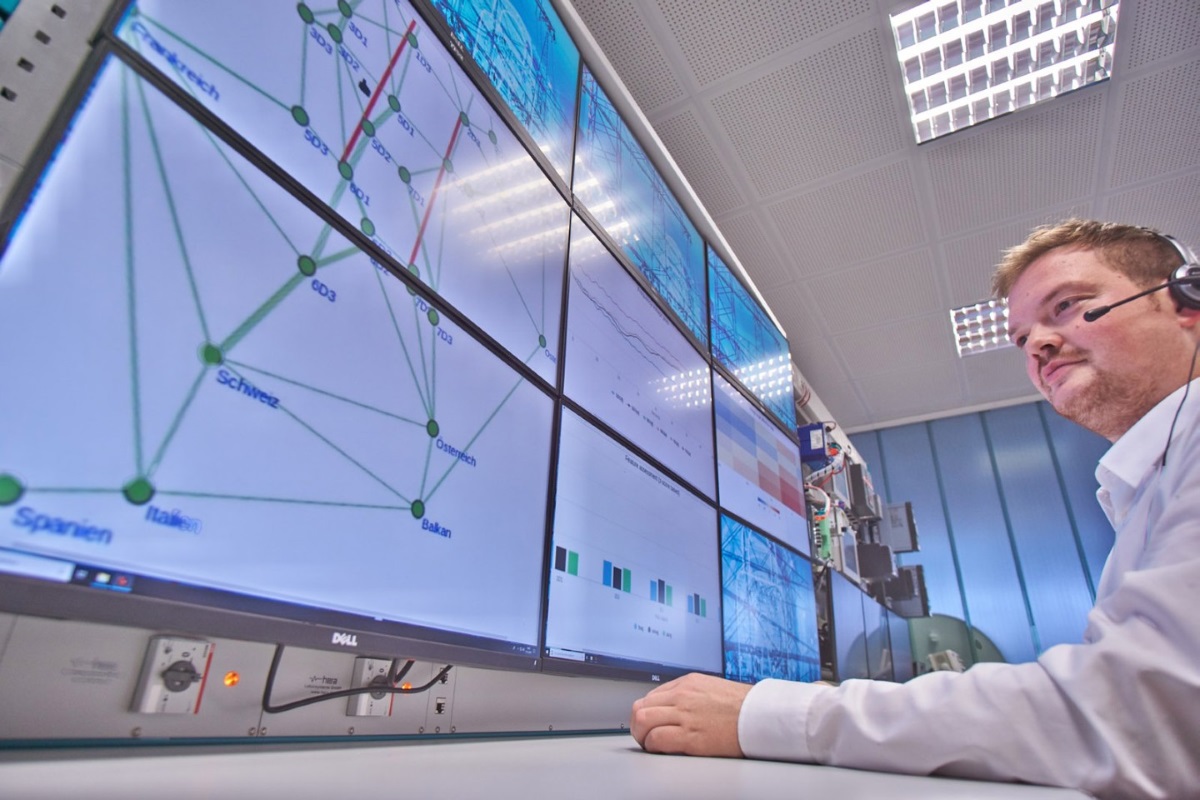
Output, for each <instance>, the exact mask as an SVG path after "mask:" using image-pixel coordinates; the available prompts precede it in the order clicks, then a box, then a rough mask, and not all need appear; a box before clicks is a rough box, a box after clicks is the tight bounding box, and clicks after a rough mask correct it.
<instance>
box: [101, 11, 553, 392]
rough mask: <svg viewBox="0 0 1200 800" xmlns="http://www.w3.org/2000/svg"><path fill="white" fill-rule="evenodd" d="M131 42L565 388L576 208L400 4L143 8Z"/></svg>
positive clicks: (320, 252) (316, 251) (124, 33)
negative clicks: (566, 273)
mask: <svg viewBox="0 0 1200 800" xmlns="http://www.w3.org/2000/svg"><path fill="white" fill-rule="evenodd" d="M232 20H236V24H231V21H232ZM119 34H120V36H121V37H122V38H123V39H124V40H125V41H126V42H127V43H128V44H129V45H130V46H131V47H133V48H134V49H135V50H137V51H138V52H139V53H141V54H142V55H143V56H145V57H146V58H147V59H148V60H149V62H150V63H151V64H153V65H154V66H156V67H157V68H158V69H160V70H162V71H163V73H165V74H166V75H167V77H169V78H170V79H172V80H174V81H175V82H176V83H177V84H179V85H180V87H182V89H183V90H184V91H185V92H187V93H188V94H190V95H192V96H193V97H194V98H196V100H198V101H199V102H200V103H202V104H204V105H205V106H206V107H207V108H209V109H210V110H211V111H212V112H213V113H215V114H216V115H217V116H218V117H220V118H221V119H222V120H224V121H225V122H226V123H228V124H229V125H230V126H232V127H233V128H234V129H235V130H236V131H237V132H238V133H240V134H241V135H242V136H244V137H246V138H247V139H248V140H249V141H250V143H251V144H253V145H254V146H255V147H257V148H259V149H260V150H261V151H262V152H263V153H265V154H266V155H267V157H268V158H270V159H272V160H274V161H275V162H276V163H277V164H279V165H280V166H281V167H282V168H283V169H284V170H285V171H287V172H288V173H289V174H290V175H292V176H293V177H294V178H295V179H296V180H298V181H299V182H300V183H302V184H303V185H304V186H305V187H307V188H308V189H309V190H310V191H312V192H313V193H314V194H315V195H316V196H317V197H318V198H319V199H320V200H321V201H322V202H325V203H327V204H328V205H329V206H330V207H331V208H332V209H334V210H335V211H336V212H337V213H338V214H340V215H341V216H342V217H343V218H345V219H346V220H347V221H348V222H350V223H351V224H353V225H354V226H356V227H358V228H359V229H360V230H362V231H363V233H365V234H366V235H367V236H369V237H371V238H372V239H373V240H374V241H375V242H376V243H377V244H378V245H379V246H380V247H381V248H383V249H384V250H385V251H386V252H388V253H389V254H391V256H392V257H393V258H395V259H396V260H397V261H398V262H399V263H400V264H401V265H403V266H405V267H407V268H408V269H409V270H410V271H411V272H412V273H413V274H415V275H417V276H418V277H419V278H420V279H421V280H422V281H423V282H424V283H425V284H426V285H428V286H429V287H430V288H432V289H433V290H434V291H436V292H438V293H439V294H440V295H441V296H442V297H444V298H446V299H447V300H448V301H449V302H451V303H453V304H454V305H455V306H457V307H458V308H459V309H461V310H462V311H463V312H464V313H465V314H466V315H467V316H469V317H470V318H471V319H473V320H474V321H475V322H477V323H478V324H479V325H480V327H482V328H483V329H484V331H486V332H487V333H488V334H489V335H491V336H493V337H494V338H495V339H496V340H497V341H499V342H500V343H501V344H502V345H503V346H504V347H505V348H506V349H508V350H509V351H510V352H511V353H512V354H513V355H514V356H516V357H517V358H518V359H520V360H522V361H524V362H525V363H527V364H528V365H529V366H530V367H531V368H533V369H534V370H536V371H537V372H538V373H539V374H541V375H542V376H543V377H545V378H546V379H547V380H549V381H553V380H554V379H555V374H556V367H555V364H554V354H555V353H557V334H558V330H559V302H558V299H559V298H560V297H561V296H562V294H561V293H562V280H563V256H564V253H563V245H564V242H565V240H566V229H567V214H568V212H567V204H566V202H565V201H564V200H563V199H562V197H561V196H560V195H559V194H558V192H557V191H556V190H555V189H554V187H553V186H552V184H551V183H550V181H549V180H548V179H547V178H546V176H545V175H544V174H543V173H542V171H541V170H540V169H539V167H538V166H537V164H536V163H535V162H534V160H533V158H532V157H530V155H529V154H528V153H527V152H525V150H524V148H523V147H522V145H521V144H520V142H519V141H518V140H517V139H516V137H515V136H514V135H513V134H512V132H511V131H509V130H508V128H506V127H505V125H504V123H503V121H502V120H501V118H500V117H499V116H498V115H497V114H496V112H495V111H494V110H493V109H492V108H491V107H490V106H489V105H488V103H487V101H486V100H485V99H484V98H483V95H481V94H480V93H479V91H478V90H477V89H475V87H474V85H473V84H471V82H470V80H469V79H468V78H467V77H466V74H465V73H464V72H463V71H462V69H461V68H460V67H459V66H458V65H457V64H456V63H454V59H453V57H452V56H451V55H450V54H449V53H448V52H446V50H445V49H444V48H443V47H442V46H441V45H440V44H439V43H438V41H437V39H436V37H435V36H434V34H433V33H432V32H431V31H429V30H427V29H426V27H425V25H424V23H423V22H422V21H421V19H420V18H419V17H418V16H417V15H416V13H415V12H414V11H413V9H412V7H411V6H409V5H408V4H407V3H406V2H404V0H363V2H359V3H354V4H351V3H348V2H343V3H337V4H326V5H321V4H313V5H309V4H308V3H306V2H300V3H294V2H291V0H256V2H253V3H245V2H240V1H239V0H211V2H205V3H179V2H174V1H173V0H138V2H136V3H135V4H134V5H133V6H131V9H130V12H129V14H128V15H127V16H126V18H125V20H124V21H123V22H122V24H121V27H120V30H119ZM309 246H310V247H311V252H309V253H308V255H309V256H311V257H312V258H314V259H317V260H321V259H322V258H325V257H327V256H328V255H329V254H330V252H331V251H330V250H329V248H328V246H327V245H326V243H325V242H324V240H321V241H317V242H312V243H309Z"/></svg>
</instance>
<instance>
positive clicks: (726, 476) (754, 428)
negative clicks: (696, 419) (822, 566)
mask: <svg viewBox="0 0 1200 800" xmlns="http://www.w3.org/2000/svg"><path fill="white" fill-rule="evenodd" d="M713 404H714V411H715V412H716V424H717V488H718V496H719V497H720V501H721V507H722V508H725V509H727V510H728V511H730V512H731V513H733V514H736V515H737V516H739V517H741V518H742V519H744V520H746V521H748V522H750V523H751V524H752V525H755V526H757V527H758V528H760V529H761V530H764V531H766V532H767V533H769V534H771V535H772V536H774V537H775V538H777V539H779V540H781V541H782V542H784V543H785V544H787V545H788V546H789V547H791V548H793V549H795V550H799V551H800V552H801V553H804V554H806V555H807V554H808V553H809V552H810V546H809V538H808V524H807V523H806V522H805V518H804V489H803V478H802V477H801V475H800V457H799V451H798V449H797V447H796V443H795V442H793V441H792V440H791V439H790V438H789V437H788V436H786V435H784V433H783V432H782V431H781V430H779V428H777V427H776V426H775V425H774V424H772V423H771V421H770V420H769V419H768V418H767V416H766V415H765V414H763V413H762V412H761V411H759V410H758V408H757V407H755V405H754V404H753V403H751V402H750V401H749V400H748V399H747V398H746V397H745V395H743V394H742V393H741V391H739V390H738V389H737V388H736V387H735V386H734V385H733V384H732V383H730V382H729V381H727V380H725V379H724V378H723V377H721V375H720V374H719V373H717V372H715V371H714V373H713Z"/></svg>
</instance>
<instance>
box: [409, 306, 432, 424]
mask: <svg viewBox="0 0 1200 800" xmlns="http://www.w3.org/2000/svg"><path fill="white" fill-rule="evenodd" d="M412 311H413V328H414V329H415V330H416V331H417V353H418V355H420V357H421V377H423V378H424V379H425V383H424V384H423V385H424V387H425V397H426V399H427V400H428V403H427V405H426V408H428V409H429V416H430V417H432V416H433V391H432V387H433V384H432V383H431V382H430V380H429V362H428V361H426V359H425V337H424V336H422V335H421V309H420V308H419V307H418V306H417V304H416V303H413V307H412ZM429 338H430V339H431V340H433V341H436V338H437V337H436V336H434V335H431V336H430V337H429ZM433 341H431V342H430V349H432V348H433V347H434V344H433Z"/></svg>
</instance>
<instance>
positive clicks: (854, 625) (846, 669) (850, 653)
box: [828, 570, 871, 681]
mask: <svg viewBox="0 0 1200 800" xmlns="http://www.w3.org/2000/svg"><path fill="white" fill-rule="evenodd" d="M828 574H829V580H830V599H831V600H832V602H833V643H834V651H835V653H836V657H837V665H836V672H837V679H838V680H839V681H845V680H849V679H851V678H869V677H871V673H870V669H869V666H868V664H867V637H866V630H865V628H864V623H863V598H864V597H865V595H864V594H863V593H862V590H861V589H859V588H858V587H857V586H855V585H854V584H853V583H851V582H850V580H849V579H848V578H846V577H845V576H843V575H842V574H841V573H839V572H836V571H834V570H829V571H828Z"/></svg>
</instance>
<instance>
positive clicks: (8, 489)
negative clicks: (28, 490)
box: [0, 474, 25, 506]
mask: <svg viewBox="0 0 1200 800" xmlns="http://www.w3.org/2000/svg"><path fill="white" fill-rule="evenodd" d="M23 494H25V487H24V486H22V485H21V482H20V481H19V480H17V479H16V478H15V477H13V476H12V475H8V474H3V475H0V506H11V505H12V504H13V503H15V502H17V501H18V500H20V499H21V495H23Z"/></svg>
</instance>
